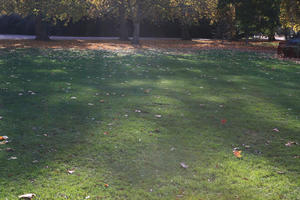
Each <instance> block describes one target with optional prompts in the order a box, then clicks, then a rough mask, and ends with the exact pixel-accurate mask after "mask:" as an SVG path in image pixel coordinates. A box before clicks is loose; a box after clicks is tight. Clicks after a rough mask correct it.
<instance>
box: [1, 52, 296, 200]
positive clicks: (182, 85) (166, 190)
mask: <svg viewBox="0 0 300 200" xmlns="http://www.w3.org/2000/svg"><path fill="white" fill-rule="evenodd" d="M5 53H6V56H5V57H4V58H2V60H1V68H2V69H3V71H2V81H1V83H2V84H1V87H2V88H7V89H3V90H2V91H1V107H2V108H3V110H2V113H1V115H3V117H4V118H3V120H2V121H1V122H2V128H1V129H2V130H1V131H2V132H4V133H9V134H7V135H9V136H10V138H11V141H10V143H8V144H6V146H5V147H11V148H13V149H15V151H14V152H5V151H4V147H1V149H2V151H1V152H0V156H1V163H0V168H1V176H0V177H1V183H3V185H6V184H7V185H8V186H9V187H8V190H7V191H3V192H2V191H1V192H2V193H4V194H5V193H6V194H17V193H20V192H26V191H25V189H26V188H27V189H28V188H35V187H38V186H37V184H42V186H40V187H39V188H40V189H39V190H40V191H43V189H41V188H46V185H47V184H48V185H49V184H50V185H51V186H52V187H53V188H52V190H51V192H50V194H48V195H54V194H55V193H57V194H58V195H59V194H60V193H63V191H62V188H59V186H58V185H61V184H65V185H69V183H68V181H73V185H72V187H73V188H76V190H77V191H76V192H74V191H73V192H72V191H69V193H70V195H71V196H70V197H71V198H73V199H76V198H79V196H76V195H83V194H85V192H86V193H87V194H88V193H91V194H95V195H97V194H99V193H100V194H102V193H104V194H106V195H108V196H114V195H115V196H118V197H123V198H130V197H133V198H134V197H136V198H140V197H147V198H152V199H155V198H156V199H159V198H164V197H169V196H172V197H175V195H176V194H179V193H180V191H185V190H186V191H187V192H186V193H187V195H193V194H194V195H199V194H200V195H201V196H202V197H203V195H207V194H211V193H214V194H211V195H213V197H218V194H217V193H222V195H223V197H220V198H223V199H226V198H227V199H229V198H232V197H233V195H234V194H235V193H237V192H238V193H241V194H240V195H241V197H245V198H251V197H252V198H254V197H256V196H255V195H254V194H252V193H251V191H255V190H256V189H257V185H256V184H257V183H259V184H262V182H263V181H265V182H267V184H269V185H271V186H274V185H273V183H272V182H270V181H269V180H267V178H265V179H262V180H261V181H258V182H257V180H256V179H259V178H261V177H260V176H255V173H262V174H263V176H266V177H270V176H271V177H274V179H275V180H276V181H279V182H280V183H287V184H292V183H293V181H294V178H292V176H293V175H295V173H297V172H299V171H298V170H299V169H297V167H296V166H298V165H297V163H298V161H296V160H293V158H292V157H288V158H286V156H287V155H289V154H290V153H289V150H288V149H287V148H286V147H285V146H284V145H283V144H280V143H281V142H282V141H281V140H280V139H288V138H291V139H297V138H298V139H299V136H297V129H295V128H293V127H291V125H289V124H286V123H282V124H280V126H278V127H279V128H280V129H281V130H284V131H282V133H281V132H280V133H279V134H278V135H276V136H273V135H274V134H273V133H272V132H271V129H272V128H273V127H274V126H275V125H278V124H277V123H278V120H277V118H272V117H270V118H267V117H266V116H265V115H266V113H265V112H262V111H261V110H255V108H253V107H252V103H251V102H253V104H254V105H255V104H256V103H257V101H258V102H259V104H258V105H257V107H258V108H259V109H264V108H268V107H267V106H269V104H270V105H272V106H270V108H268V109H270V111H272V112H274V113H275V114H276V113H277V112H279V111H278V110H280V109H281V107H283V108H284V107H285V103H286V101H287V99H280V98H274V99H273V98H271V97H272V96H273V95H274V93H276V94H277V93H279V95H281V93H284V91H285V90H278V88H283V87H284V88H285V89H286V88H290V89H291V90H293V91H294V90H295V89H297V86H295V85H297V84H294V83H298V79H294V78H293V79H291V77H295V76H294V72H295V71H294V70H291V71H287V72H286V78H289V82H291V84H292V85H287V84H286V82H285V81H278V82H276V83H278V84H277V85H276V87H274V85H273V84H274V81H273V80H269V79H268V80H267V77H266V76H267V75H266V74H265V70H267V69H268V68H265V67H264V66H263V70H264V71H259V72H257V71H256V70H255V68H253V67H255V66H254V65H255V64H257V62H258V61H257V60H255V58H257V56H255V55H250V56H249V54H246V53H244V54H243V53H242V54H241V55H238V56H236V55H235V53H234V52H225V53H224V52H219V51H212V52H207V51H205V52H204V53H203V52H202V53H201V52H200V54H199V55H182V56H181V55H176V56H175V55H165V54H163V55H161V54H158V53H156V52H151V51H145V52H143V51H141V52H136V54H134V55H123V56H120V55H118V54H114V53H111V52H102V51H101V52H99V51H53V50H36V49H31V50H17V51H16V52H5ZM228 54H229V55H228ZM229 56H233V59H228V60H226V59H227V58H228V57H229ZM241 57H242V58H241ZM235 58H236V60H235ZM243 59H245V60H248V61H249V59H250V61H249V62H248V61H247V62H246V61H243ZM262 62H263V65H265V64H266V63H267V64H270V65H272V64H273V62H274V61H272V60H270V63H269V61H265V60H264V59H263V60H262ZM228 63H230V65H228ZM249 63H250V64H249ZM231 64H232V65H231ZM241 65H245V66H241ZM7 66H9V67H8V68H7ZM268 70H269V69H268ZM295 70H297V69H295ZM271 73H272V74H274V75H273V76H274V77H275V76H277V75H279V73H281V72H279V71H274V72H273V71H272V72H271ZM12 75H13V76H12ZM268 76H269V75H268ZM7 82H10V83H9V84H7ZM261 86H262V87H261ZM244 88H246V89H244ZM264 88H267V90H266V89H264ZM269 89H271V90H269ZM31 90H32V91H33V92H34V93H36V94H35V95H32V92H29V91H31ZM20 93H22V95H19V94H20ZM295 96H296V97H295ZM295 96H294V97H295V98H299V97H298V96H297V94H295ZM72 97H76V99H74V98H73V99H72ZM278 99H279V101H278ZM99 100H103V101H99ZM291 102H293V103H294V101H293V100H292V101H291ZM203 104H204V105H203ZM298 104H299V103H297V102H296V103H295V104H293V107H292V109H297V108H298ZM220 105H223V106H224V107H220ZM289 106H290V105H289ZM254 107H255V106H254ZM272 107H275V108H274V110H272ZM139 110H140V111H141V112H139ZM158 114H159V115H162V117H156V116H155V115H158ZM277 114H278V113H277ZM296 114H297V113H293V114H290V115H291V116H292V117H295V115H296ZM282 115H283V114H282V113H281V112H280V113H279V114H278V116H282ZM224 118H226V119H227V120H228V123H227V124H225V125H222V124H221V123H220V120H221V119H224ZM290 120H291V118H288V119H287V122H289V121H290ZM297 124H299V121H297V120H296V121H294V122H293V125H297ZM104 132H108V134H104ZM286 133H288V134H287V135H285V134H286ZM267 140H273V141H275V142H274V144H272V142H273V141H272V142H271V143H270V144H268V145H265V143H266V142H267ZM278 141H280V143H279V142H278ZM247 143H248V144H250V145H251V148H250V149H244V146H243V145H242V144H247ZM278 145H281V146H283V147H281V146H280V147H279V148H278ZM236 146H239V147H241V148H243V151H245V154H246V156H245V159H244V160H241V161H239V160H237V159H236V158H234V156H233V155H232V152H231V151H232V148H233V147H236ZM293 152H295V153H297V150H295V149H293ZM298 153H299V152H298ZM274 155H275V158H274ZM10 156H17V157H18V159H17V160H8V158H9V157H10ZM289 156H291V155H289ZM280 159H285V161H283V162H278V161H279V160H280ZM36 160H37V161H38V163H35V162H34V161H36ZM2 161H3V162H2ZM180 162H185V163H186V164H188V165H190V167H189V168H188V169H187V170H184V169H182V168H180V165H179V163H180ZM249 163H250V164H251V165H252V166H251V167H250V169H251V170H253V171H254V172H253V173H254V175H253V176H254V178H253V180H251V182H250V183H247V181H245V179H244V178H247V177H245V176H246V175H247V173H245V172H244V170H245V169H247V165H248V164H249ZM262 164H265V165H266V166H269V167H266V168H264V167H261V165H262ZM287 164H289V166H287ZM216 166H219V167H216ZM231 167H236V169H237V171H238V176H241V177H239V178H237V179H236V178H235V177H234V172H233V171H232V170H230V169H229V168H231ZM72 168H75V170H78V171H79V172H80V173H81V176H78V177H76V179H74V180H73V179H72V176H68V175H67V170H71V169H72ZM216 168H217V169H216ZM256 168H259V169H256ZM269 168H271V169H269ZM267 169H269V170H267ZM276 169H278V170H287V171H289V170H290V171H291V175H290V174H288V175H287V176H285V175H284V177H285V178H286V179H290V181H288V180H285V179H283V180H281V178H280V177H278V175H277V174H276V175H274V172H273V171H274V170H276ZM272 170H273V171H272ZM270 174H271V175H270ZM51 177H52V178H54V179H55V178H56V179H58V180H60V179H66V180H67V181H66V182H59V181H58V183H55V182H51V180H48V178H49V179H51ZM57 177H59V178H57ZM45 179H46V180H45ZM85 179H87V180H91V181H90V182H92V184H95V182H98V183H99V184H100V185H101V184H103V183H105V182H111V184H112V187H113V188H114V189H113V190H112V191H109V190H108V191H106V190H105V188H102V187H101V186H98V185H96V186H95V185H93V186H91V185H90V184H88V183H85ZM35 181H37V183H35ZM42 181H43V182H42ZM17 182H18V184H20V182H21V183H22V184H23V185H24V188H21V191H16V190H15V189H14V188H13V187H11V184H13V183H17ZM30 182H32V183H30ZM81 183H82V185H81ZM83 183H84V184H83ZM43 184H44V186H43ZM28 185H32V186H28ZM246 186H249V187H248V188H247V187H246ZM61 187H62V186H61ZM238 187H240V188H242V190H244V191H243V192H242V191H240V190H239V189H238ZM274 187H275V186H274ZM278 187H279V186H277V189H279V191H278V193H279V194H282V193H283V192H284V191H281V190H280V188H278ZM56 188H57V189H56ZM199 188H200V190H201V191H200V192H199ZM292 188H293V187H292V186H291V187H290V190H292ZM151 189H153V190H154V193H151V192H149V191H150V190H151ZM265 190H267V187H266V189H265ZM265 190H263V191H265ZM171 191H172V194H170V193H171ZM236 191H237V192H236ZM45 195H47V194H45ZM72 195H73V196H72ZM52 197H53V196H52ZM82 197H83V196H81V198H82ZM45 198H46V197H45ZM56 198H61V196H56Z"/></svg>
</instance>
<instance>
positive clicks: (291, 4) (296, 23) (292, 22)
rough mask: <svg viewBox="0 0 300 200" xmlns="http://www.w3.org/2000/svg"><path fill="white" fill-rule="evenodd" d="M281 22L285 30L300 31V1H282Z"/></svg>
mask: <svg viewBox="0 0 300 200" xmlns="http://www.w3.org/2000/svg"><path fill="white" fill-rule="evenodd" d="M280 21H281V24H282V26H283V27H284V28H291V29H292V30H294V31H295V32H298V31H300V0H282V2H281V7H280Z"/></svg>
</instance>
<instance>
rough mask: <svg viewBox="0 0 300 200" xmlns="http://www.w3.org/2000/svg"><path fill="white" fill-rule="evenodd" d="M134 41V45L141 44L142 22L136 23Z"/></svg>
mask: <svg viewBox="0 0 300 200" xmlns="http://www.w3.org/2000/svg"><path fill="white" fill-rule="evenodd" d="M133 26H134V31H133V39H132V44H136V45H138V44H140V22H135V23H134V25H133Z"/></svg>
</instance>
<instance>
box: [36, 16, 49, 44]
mask: <svg viewBox="0 0 300 200" xmlns="http://www.w3.org/2000/svg"><path fill="white" fill-rule="evenodd" d="M35 39H36V40H42V41H47V40H50V38H49V35H48V32H47V24H46V23H45V22H43V20H42V17H41V16H40V15H38V16H36V17H35Z"/></svg>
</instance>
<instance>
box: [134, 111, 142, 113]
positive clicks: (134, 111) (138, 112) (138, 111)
mask: <svg viewBox="0 0 300 200" xmlns="http://www.w3.org/2000/svg"><path fill="white" fill-rule="evenodd" d="M134 112H136V113H140V112H142V111H141V110H135V111H134Z"/></svg>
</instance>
